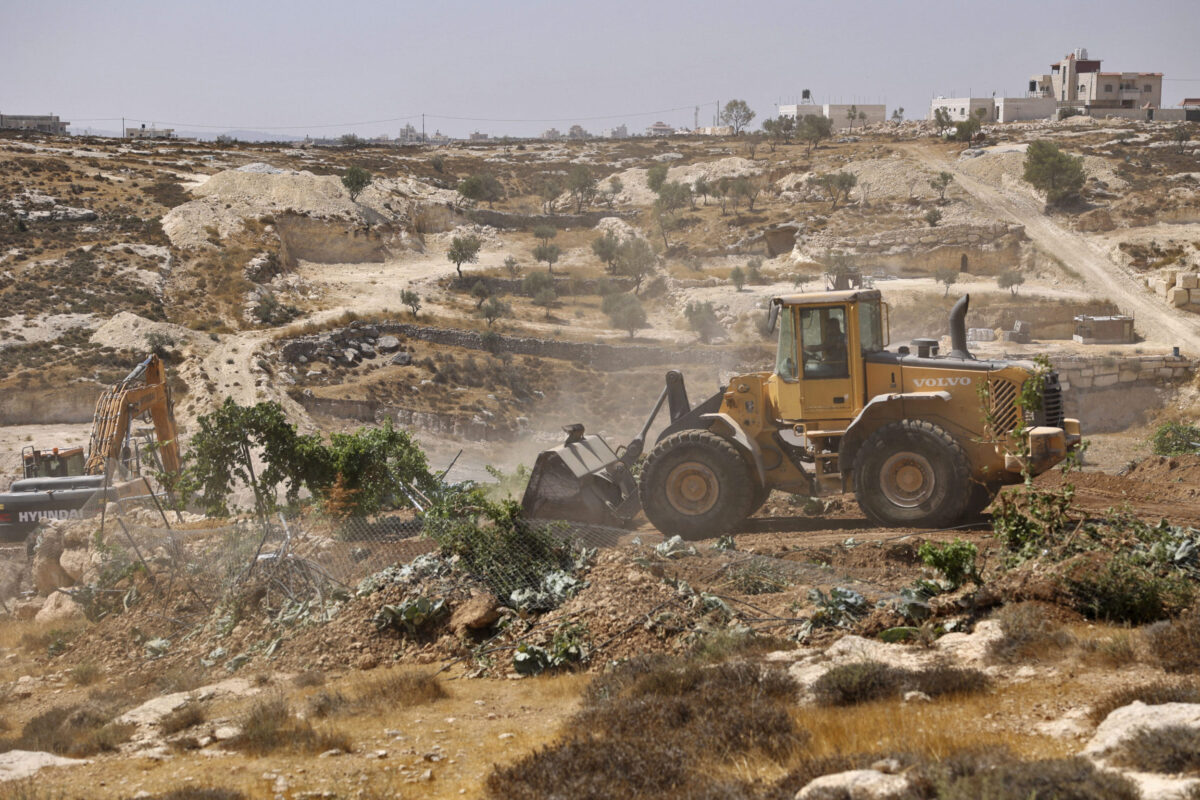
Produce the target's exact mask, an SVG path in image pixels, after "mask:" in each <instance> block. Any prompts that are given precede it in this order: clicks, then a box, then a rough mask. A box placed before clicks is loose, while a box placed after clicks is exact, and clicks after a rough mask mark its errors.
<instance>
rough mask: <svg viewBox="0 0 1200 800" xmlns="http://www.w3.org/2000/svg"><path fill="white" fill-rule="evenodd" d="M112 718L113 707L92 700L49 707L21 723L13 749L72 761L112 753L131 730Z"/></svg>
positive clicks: (128, 726)
mask: <svg viewBox="0 0 1200 800" xmlns="http://www.w3.org/2000/svg"><path fill="white" fill-rule="evenodd" d="M115 716H116V710H115V709H114V708H113V707H111V706H109V705H107V704H103V703H99V702H95V701H93V702H89V703H84V704H80V705H73V706H59V707H57V708H52V709H50V710H49V711H44V712H42V713H41V714H38V715H37V716H35V717H34V718H33V719H31V720H29V722H27V723H26V724H25V727H24V728H23V729H22V730H21V736H20V738H19V739H18V740H17V741H16V743H15V746H16V748H17V749H21V750H46V751H49V752H51V753H57V754H58V755H62V756H70V757H72V758H82V757H84V756H90V755H95V754H96V753H101V752H112V751H114V750H116V749H117V748H118V747H119V746H120V745H122V744H124V743H125V742H127V741H129V737H130V736H132V735H133V731H134V726H133V725H125V724H118V723H116V722H114V721H113V720H114V717H115Z"/></svg>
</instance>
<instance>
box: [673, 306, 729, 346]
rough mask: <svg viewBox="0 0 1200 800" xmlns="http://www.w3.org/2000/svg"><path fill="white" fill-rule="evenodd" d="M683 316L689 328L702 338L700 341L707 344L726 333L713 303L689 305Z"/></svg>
mask: <svg viewBox="0 0 1200 800" xmlns="http://www.w3.org/2000/svg"><path fill="white" fill-rule="evenodd" d="M683 316H684V318H685V319H686V320H687V323H688V327H690V328H691V329H692V330H693V331H695V332H696V335H697V336H699V337H700V341H702V342H704V343H705V344H708V343H709V342H711V341H712V340H713V337H715V336H718V335H720V334H721V333H722V332H723V331H724V329H723V328H722V327H721V322H720V320H719V319H717V311H716V309H714V308H713V304H712V303H707V302H706V303H701V302H698V301H697V302H692V303H688V304H687V305H686V306H685V307H684V309H683Z"/></svg>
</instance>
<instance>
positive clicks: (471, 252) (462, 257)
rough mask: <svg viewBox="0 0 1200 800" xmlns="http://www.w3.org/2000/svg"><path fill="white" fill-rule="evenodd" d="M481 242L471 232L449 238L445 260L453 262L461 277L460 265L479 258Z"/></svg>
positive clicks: (472, 262)
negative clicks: (448, 247)
mask: <svg viewBox="0 0 1200 800" xmlns="http://www.w3.org/2000/svg"><path fill="white" fill-rule="evenodd" d="M481 247H483V242H482V241H480V239H479V237H478V236H476V235H475V234H473V233H468V234H467V235H466V236H455V237H454V238H453V239H451V240H450V249H449V250H447V251H446V260H447V261H452V262H454V269H455V270H457V271H458V277H460V278H461V277H462V265H463V264H474V263H475V262H477V261H478V260H479V249H480V248H481Z"/></svg>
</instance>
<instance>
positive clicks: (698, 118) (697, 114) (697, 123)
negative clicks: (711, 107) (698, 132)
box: [692, 106, 700, 130]
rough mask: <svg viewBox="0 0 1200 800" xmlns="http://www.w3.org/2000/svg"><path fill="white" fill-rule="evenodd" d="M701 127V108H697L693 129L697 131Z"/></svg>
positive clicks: (693, 116)
mask: <svg viewBox="0 0 1200 800" xmlns="http://www.w3.org/2000/svg"><path fill="white" fill-rule="evenodd" d="M699 127H700V106H696V111H695V113H694V114H693V115H692V129H693V130H695V129H697V128H699Z"/></svg>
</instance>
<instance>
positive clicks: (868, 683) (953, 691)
mask: <svg viewBox="0 0 1200 800" xmlns="http://www.w3.org/2000/svg"><path fill="white" fill-rule="evenodd" d="M990 687H991V680H989V679H988V677H987V676H986V675H985V674H983V673H982V672H980V671H979V670H977V669H970V668H965V667H952V666H948V665H936V666H932V667H928V668H926V669H919V670H910V669H902V668H900V667H893V666H889V665H887V664H882V663H880V662H878V661H862V662H859V663H856V664H842V665H841V666H837V667H833V668H831V669H830V670H828V671H827V672H826V673H825V674H824V675H822V676H821V677H820V678H818V679H817V682H816V683H815V684H813V694H814V695H815V696H816V699H817V703H818V704H819V705H822V706H849V705H855V704H858V703H869V702H871V701H874V700H883V699H885V698H892V697H896V696H897V695H899V694H901V693H902V692H908V691H917V692H922V693H924V694H926V695H928V696H929V697H941V696H943V695H959V694H974V693H978V692H983V691H987V689H989V688H990Z"/></svg>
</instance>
